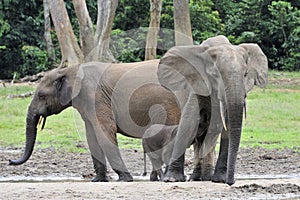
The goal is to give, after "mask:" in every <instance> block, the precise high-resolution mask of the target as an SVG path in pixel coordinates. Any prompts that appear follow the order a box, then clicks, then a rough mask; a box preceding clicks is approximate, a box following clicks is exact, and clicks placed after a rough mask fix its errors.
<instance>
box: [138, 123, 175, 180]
mask: <svg viewBox="0 0 300 200" xmlns="http://www.w3.org/2000/svg"><path fill="white" fill-rule="evenodd" d="M177 128H178V125H173V126H165V125H163V124H154V125H152V126H150V127H149V128H148V129H147V130H146V131H145V133H144V135H143V139H142V145H143V150H144V153H146V154H147V155H148V157H149V159H150V161H151V164H152V171H151V173H150V181H159V180H162V179H163V176H164V172H163V170H162V168H161V167H162V166H163V164H166V165H168V163H169V160H170V157H171V154H172V151H173V146H174V140H173V139H174V137H175V136H176V134H177ZM166 167H167V166H166ZM144 174H145V173H144Z"/></svg>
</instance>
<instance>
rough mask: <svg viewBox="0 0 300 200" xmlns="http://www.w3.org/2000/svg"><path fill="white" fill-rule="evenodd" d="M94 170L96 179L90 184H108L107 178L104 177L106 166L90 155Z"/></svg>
mask: <svg viewBox="0 0 300 200" xmlns="http://www.w3.org/2000/svg"><path fill="white" fill-rule="evenodd" d="M92 159H93V163H94V169H95V172H96V177H95V178H93V179H92V182H108V177H107V175H106V173H107V169H106V164H103V163H101V162H100V161H98V160H97V159H96V158H95V157H94V156H93V155H92Z"/></svg>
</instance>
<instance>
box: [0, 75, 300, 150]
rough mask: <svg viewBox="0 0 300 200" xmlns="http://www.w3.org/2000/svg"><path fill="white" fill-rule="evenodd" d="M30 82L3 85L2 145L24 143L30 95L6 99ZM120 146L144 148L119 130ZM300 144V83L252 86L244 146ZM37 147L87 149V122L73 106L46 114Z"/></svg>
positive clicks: (26, 88) (0, 100)
mask: <svg viewBox="0 0 300 200" xmlns="http://www.w3.org/2000/svg"><path fill="white" fill-rule="evenodd" d="M269 78H270V79H272V80H274V79H277V78H279V79H287V80H289V79H296V78H297V79H300V72H297V73H291V72H284V73H283V72H274V71H271V72H270V74H269ZM33 90H34V88H32V87H29V86H20V87H15V86H14V87H8V88H3V87H1V88H0V113H1V114H0V131H1V132H0V147H23V146H24V143H25V120H26V111H27V107H28V105H29V103H30V100H31V98H25V99H7V98H6V97H7V95H11V94H19V93H25V92H27V91H33ZM118 143H119V146H120V147H121V148H134V149H142V148H141V140H140V139H133V138H128V137H125V136H122V135H120V134H118ZM257 146H260V147H263V148H298V149H299V147H300V86H299V85H293V84H291V85H289V84H282V85H280V84H276V82H275V83H274V84H273V83H271V84H269V85H268V86H267V87H266V88H264V89H260V88H255V89H253V90H252V91H251V92H250V93H249V94H248V97H247V119H246V120H244V125H243V133H242V140H241V147H243V148H245V147H257ZM35 148H54V149H55V150H57V151H72V152H84V151H87V150H86V148H87V142H86V139H85V131H84V124H83V122H82V120H81V118H80V116H79V114H78V113H77V111H76V110H75V109H73V108H68V109H66V110H65V111H63V112H62V113H60V114H59V115H56V116H51V117H48V118H47V123H46V126H45V129H44V131H43V132H41V131H40V130H39V131H38V136H37V142H36V146H35Z"/></svg>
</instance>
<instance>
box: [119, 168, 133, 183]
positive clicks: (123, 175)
mask: <svg viewBox="0 0 300 200" xmlns="http://www.w3.org/2000/svg"><path fill="white" fill-rule="evenodd" d="M115 172H116V173H117V174H118V175H119V180H118V181H120V182H132V181H133V177H132V176H131V174H130V173H129V172H122V171H118V170H115Z"/></svg>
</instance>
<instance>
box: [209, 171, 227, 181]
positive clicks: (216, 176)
mask: <svg viewBox="0 0 300 200" xmlns="http://www.w3.org/2000/svg"><path fill="white" fill-rule="evenodd" d="M211 181H212V182H214V183H226V175H225V174H216V173H215V174H214V175H213V176H212V178H211Z"/></svg>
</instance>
